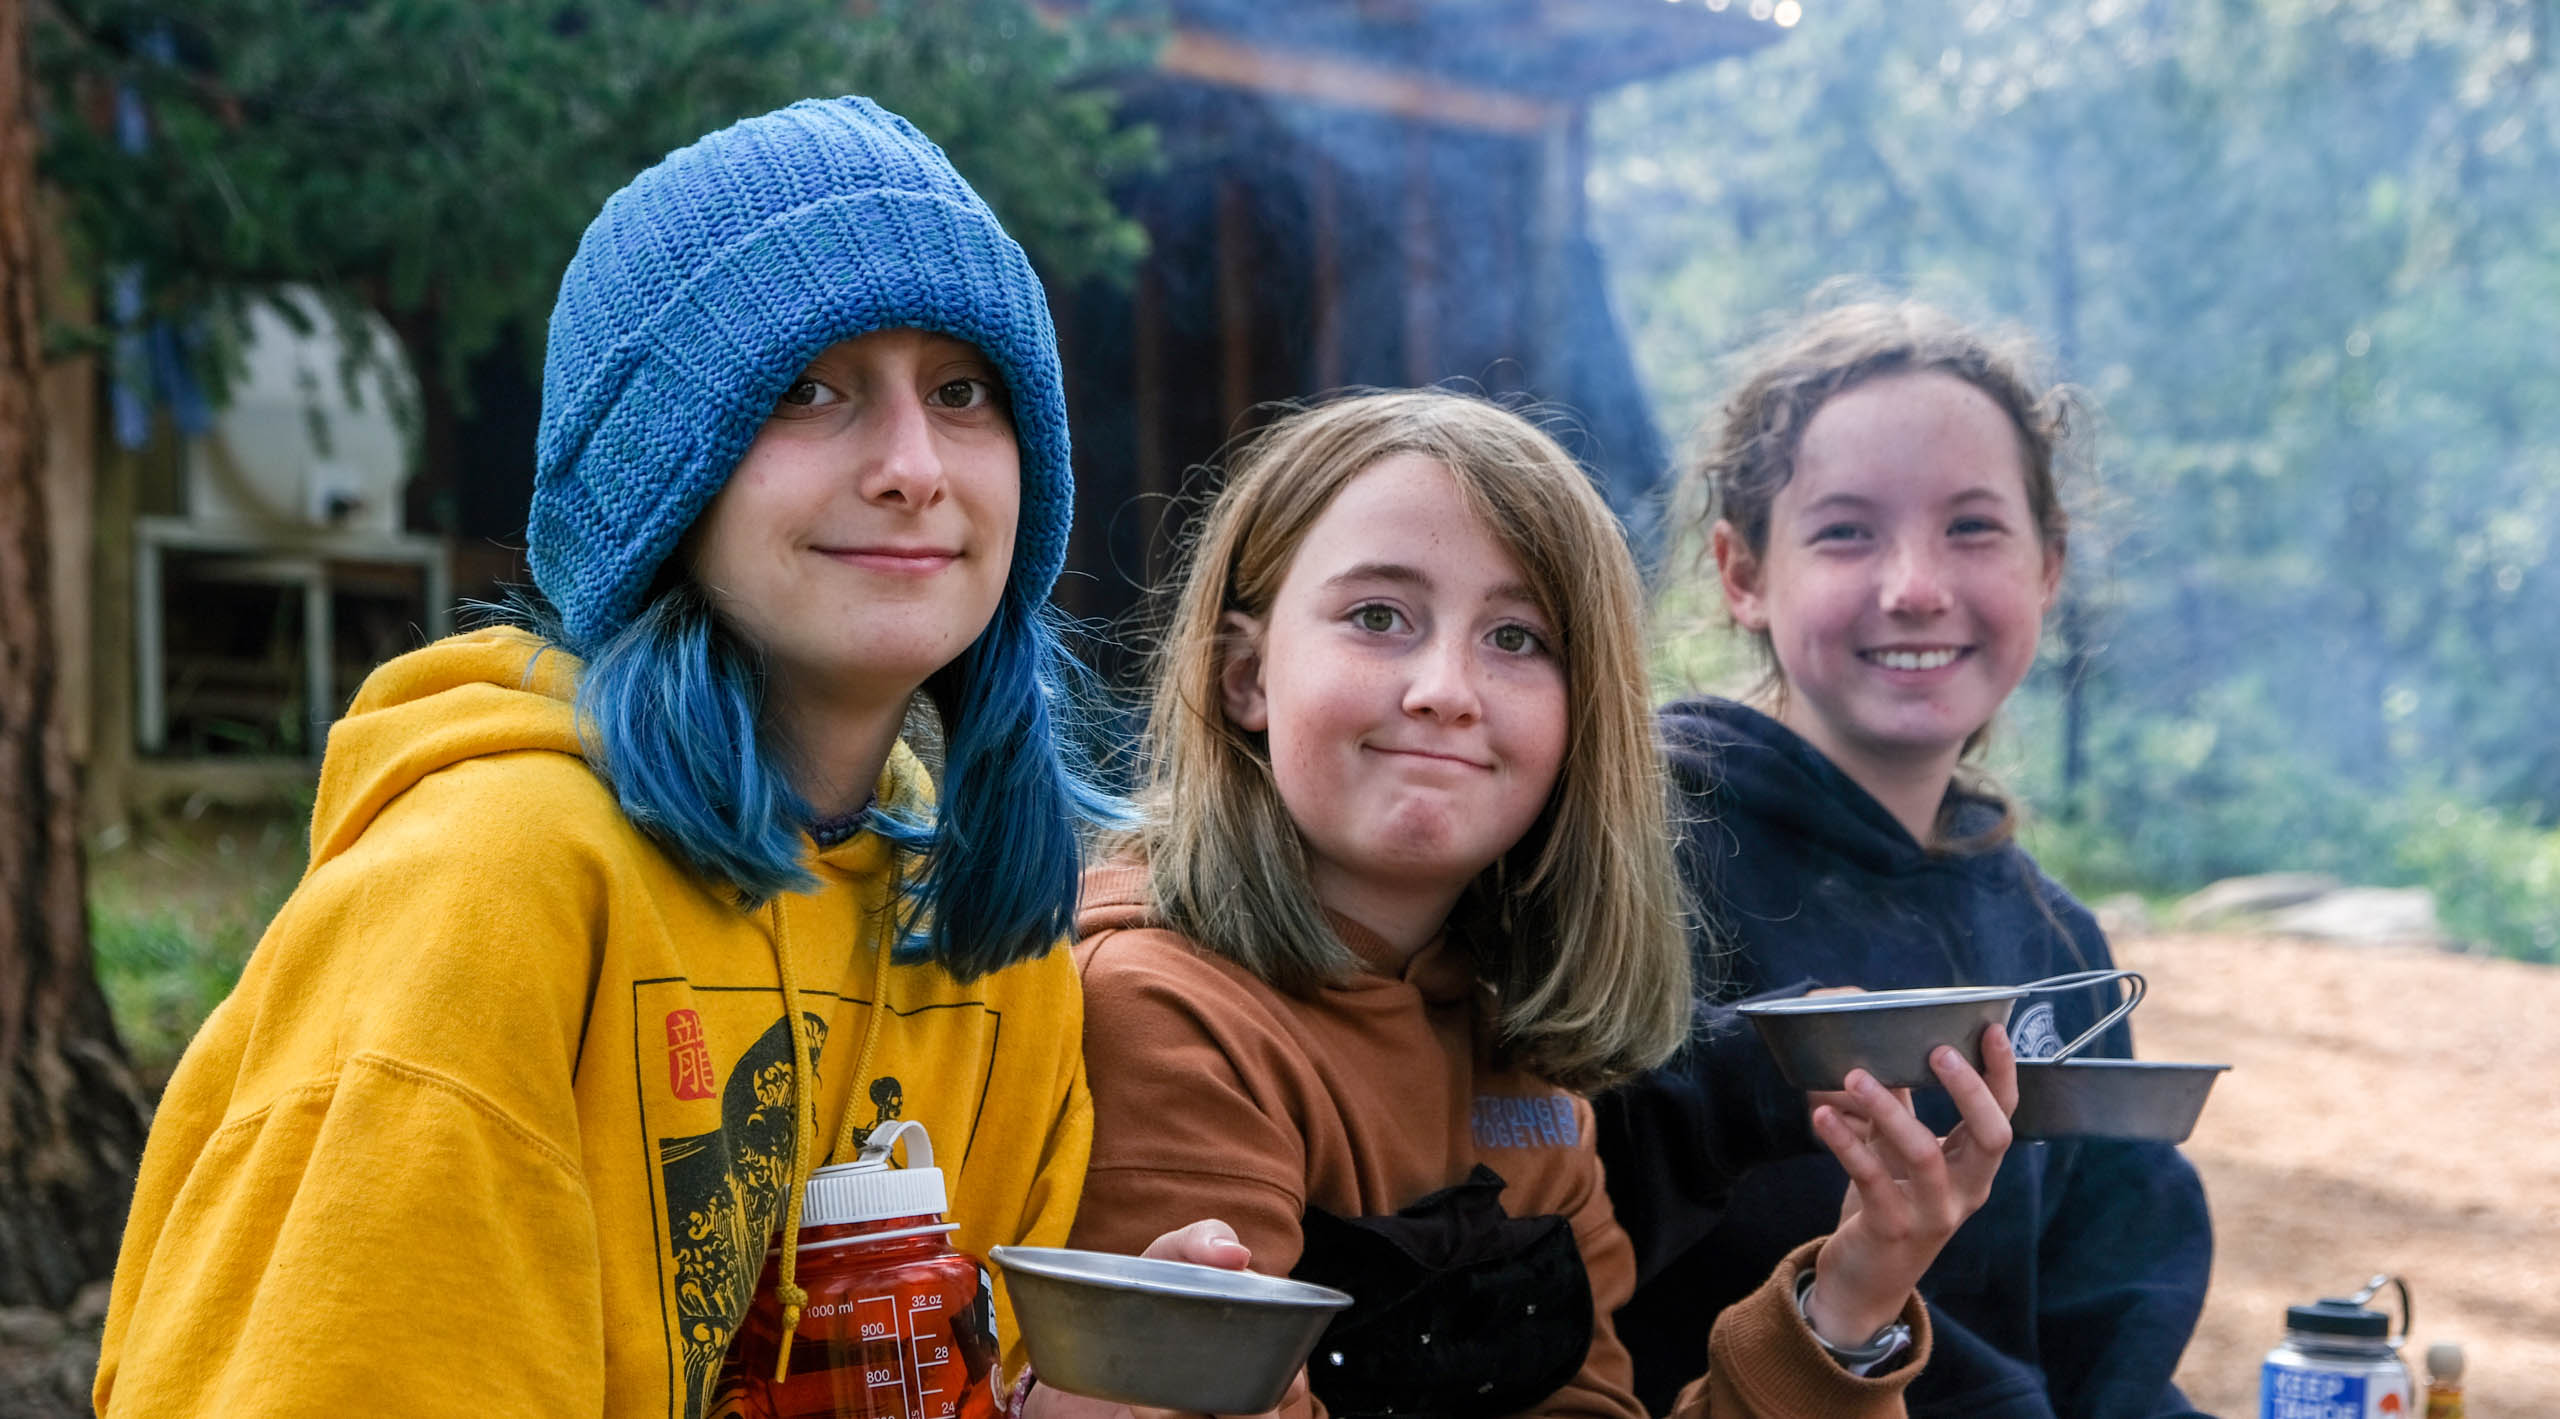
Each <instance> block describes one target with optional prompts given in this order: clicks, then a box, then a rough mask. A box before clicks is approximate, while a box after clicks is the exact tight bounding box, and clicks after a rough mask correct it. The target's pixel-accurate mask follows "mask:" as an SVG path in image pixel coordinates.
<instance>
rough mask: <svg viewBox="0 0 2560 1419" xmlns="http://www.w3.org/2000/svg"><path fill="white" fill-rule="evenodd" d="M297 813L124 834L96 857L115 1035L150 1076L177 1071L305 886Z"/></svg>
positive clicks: (94, 900)
mask: <svg viewBox="0 0 2560 1419" xmlns="http://www.w3.org/2000/svg"><path fill="white" fill-rule="evenodd" d="M307 817H308V812H307V809H306V810H305V811H304V812H302V813H298V814H286V813H275V814H268V815H260V816H239V815H215V816H209V817H205V818H199V819H194V820H187V819H183V818H182V819H179V820H176V821H173V822H168V823H161V824H156V825H152V826H150V827H147V828H146V829H145V831H144V832H143V833H142V834H141V835H140V836H139V837H136V836H132V835H129V834H127V833H125V832H122V831H118V832H117V833H115V834H114V835H113V837H112V839H110V840H108V841H103V842H101V843H100V844H98V845H97V846H95V847H93V848H92V850H91V852H90V862H89V866H90V874H89V940H90V948H91V950H92V952H93V953H94V954H95V956H96V960H97V968H98V983H99V985H100V986H101V987H103V988H104V989H105V991H106V996H107V1003H108V1005H109V1007H110V1008H112V1009H113V1010H114V1012H115V1016H116V1032H117V1034H118V1035H119V1036H120V1037H121V1038H122V1039H123V1040H124V1042H125V1046H126V1048H127V1049H128V1050H129V1051H130V1052H131V1053H132V1055H133V1058H134V1061H135V1063H136V1064H138V1065H140V1066H141V1067H142V1069H143V1070H144V1072H145V1073H146V1074H147V1075H153V1076H157V1075H161V1074H165V1072H166V1071H167V1070H168V1069H169V1068H170V1067H171V1066H173V1065H175V1064H176V1063H177V1060H178V1055H179V1052H180V1051H182V1050H184V1049H185V1048H186V1045H187V1041H188V1040H190V1039H192V1038H193V1037H194V1036H195V1032H196V1027H197V1026H199V1025H201V1024H203V1023H204V1019H205V1017H206V1016H207V1015H209V1014H211V1013H212V1011H213V1007H214V1006H216V1005H219V1004H220V1003H222V998H223V997H224V996H225V995H228V994H230V992H231V987H232V985H233V984H234V983H235V982H237V981H238V980H239V978H240V972H241V970H242V968H243V967H245V966H246V965H247V963H248V960H249V954H250V951H251V949H252V948H253V947H255V946H256V945H257V942H258V938H259V936H261V935H262V934H264V932H265V931H266V927H267V921H268V918H270V917H272V916H273V915H275V911H276V908H277V907H279V906H281V905H283V903H284V899H285V897H286V896H287V895H288V894H289V893H290V892H291V891H292V890H293V885H294V883H295V881H296V880H297V879H298V878H299V877H300V876H301V873H302V864H303V856H304V854H303V837H302V823H303V822H304V821H305V820H306V819H307Z"/></svg>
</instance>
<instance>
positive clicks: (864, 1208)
mask: <svg viewBox="0 0 2560 1419" xmlns="http://www.w3.org/2000/svg"><path fill="white" fill-rule="evenodd" d="M901 1142H903V1143H905V1144H906V1145H907V1166H905V1167H903V1168H900V1167H893V1166H891V1163H890V1158H889V1154H890V1151H891V1150H892V1149H894V1148H895V1147H896V1146H897V1145H898V1144H899V1143H901ZM950 1205H951V1202H950V1197H949V1195H948V1194H947V1193H946V1192H945V1191H944V1190H943V1185H942V1169H940V1168H937V1167H935V1166H934V1165H933V1143H932V1141H931V1140H930V1139H928V1138H926V1137H925V1132H924V1125H923V1124H921V1123H918V1122H916V1121H915V1120H913V1119H901V1120H899V1121H898V1122H896V1123H892V1124H889V1125H887V1126H885V1127H882V1128H876V1129H873V1130H872V1131H871V1136H870V1137H869V1138H866V1139H864V1140H863V1144H862V1151H861V1152H860V1153H859V1154H857V1155H855V1157H854V1160H853V1161H852V1162H850V1163H830V1164H828V1165H827V1166H825V1167H823V1168H820V1169H818V1170H817V1171H816V1172H814V1173H811V1174H810V1175H809V1187H808V1191H807V1192H806V1193H804V1194H803V1195H802V1200H801V1204H800V1225H801V1226H802V1227H841V1226H845V1225H847V1224H849V1223H855V1222H883V1221H887V1220H888V1219H889V1218H892V1217H924V1216H932V1217H939V1216H941V1215H942V1213H943V1210H944V1209H945V1208H947V1207H949V1206H950Z"/></svg>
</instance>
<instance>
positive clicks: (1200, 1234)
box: [1022, 1217, 1307, 1419]
mask: <svg viewBox="0 0 2560 1419" xmlns="http://www.w3.org/2000/svg"><path fill="white" fill-rule="evenodd" d="M1139 1255H1140V1256H1144V1257H1150V1258H1153V1259H1154V1260H1157V1261H1187V1262H1190V1263H1191V1264H1193V1265H1195V1266H1215V1267H1218V1268H1220V1269H1222V1270H1226V1271H1242V1270H1244V1269H1245V1268H1246V1267H1248V1266H1251V1265H1252V1264H1253V1252H1252V1250H1251V1249H1250V1248H1248V1247H1246V1246H1245V1244H1244V1243H1243V1242H1240V1241H1238V1240H1236V1229H1235V1228H1233V1227H1230V1226H1228V1225H1227V1224H1226V1223H1224V1222H1221V1221H1219V1220H1217V1219H1216V1218H1214V1217H1209V1218H1203V1219H1202V1220H1200V1221H1197V1222H1194V1223H1192V1224H1191V1225H1190V1226H1188V1227H1177V1228H1175V1229H1174V1230H1172V1231H1170V1232H1167V1233H1165V1234H1164V1235H1163V1236H1161V1237H1158V1238H1156V1239H1155V1240H1154V1241H1152V1242H1149V1243H1147V1249H1146V1250H1145V1251H1143V1252H1140V1253H1139ZM1306 1397H1307V1372H1306V1369H1305V1367H1304V1366H1301V1367H1299V1370H1298V1377H1297V1378H1296V1379H1294V1380H1291V1381H1290V1382H1289V1392H1288V1393H1287V1394H1284V1395H1282V1396H1281V1397H1280V1407H1279V1408H1278V1409H1274V1410H1272V1411H1271V1413H1270V1414H1268V1415H1258V1416H1254V1419H1273V1416H1276V1415H1278V1414H1280V1413H1281V1412H1282V1411H1284V1410H1288V1409H1293V1408H1294V1409H1304V1408H1305V1407H1306V1406H1305V1403H1304V1401H1305V1399H1306ZM1022 1414H1023V1419H1188V1416H1187V1415H1186V1414H1185V1412H1184V1411H1182V1410H1179V1409H1148V1408H1144V1407H1139V1406H1132V1405H1127V1404H1114V1403H1112V1402H1111V1401H1109V1400H1107V1399H1090V1398H1087V1397H1086V1396H1084V1395H1080V1394H1068V1393H1065V1392H1064V1391H1061V1390H1054V1389H1051V1388H1049V1387H1048V1386H1047V1385H1043V1384H1034V1385H1033V1386H1032V1387H1031V1393H1030V1395H1029V1396H1028V1397H1026V1398H1025V1399H1024V1401H1023V1405H1022Z"/></svg>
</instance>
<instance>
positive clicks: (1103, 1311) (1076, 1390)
mask: <svg viewBox="0 0 2560 1419" xmlns="http://www.w3.org/2000/svg"><path fill="white" fill-rule="evenodd" d="M988 1256H989V1257H990V1258H992V1259H993V1260H994V1262H995V1264H996V1265H997V1266H999V1267H1002V1268H1003V1269H1004V1276H1005V1284H1006V1287H1007V1289H1008V1290H1009V1291H1010V1292H1011V1293H1012V1296H1013V1314H1014V1318H1015V1320H1016V1321H1017V1322H1018V1323H1019V1324H1020V1325H1021V1327H1022V1340H1023V1343H1024V1344H1025V1345H1026V1346H1028V1347H1029V1348H1030V1351H1031V1368H1032V1370H1033V1372H1034V1373H1036V1374H1038V1375H1039V1376H1040V1383H1042V1384H1044V1385H1049V1386H1052V1387H1054V1388H1057V1389H1062V1390H1065V1391H1067V1392H1069V1393H1071V1394H1083V1395H1090V1396H1092V1397H1094V1398H1096V1399H1108V1400H1113V1401H1116V1402H1118V1403H1121V1404H1139V1405H1148V1406H1152V1407H1154V1408H1158V1409H1187V1410H1194V1411H1205V1412H1208V1413H1211V1414H1260V1413H1262V1412H1263V1411H1265V1410H1268V1409H1271V1408H1273V1407H1274V1406H1276V1405H1278V1404H1279V1403H1280V1398H1281V1396H1282V1395H1283V1394H1285V1393H1287V1392H1288V1389H1289V1382H1290V1381H1291V1380H1292V1379H1294V1378H1296V1377H1297V1373H1298V1367H1299V1366H1301V1365H1303V1364H1305V1363H1306V1360H1307V1352H1309V1351H1310V1350H1313V1349H1314V1348H1315V1344H1316V1340H1317V1338H1318V1337H1320V1336H1322V1335H1323V1334H1324V1328H1325V1326H1326V1324H1327V1323H1328V1322H1330V1321H1331V1320H1332V1319H1333V1316H1334V1313H1335V1312H1336V1311H1339V1310H1341V1309H1343V1308H1344V1307H1346V1306H1348V1305H1350V1304H1351V1298H1350V1297H1349V1296H1346V1295H1344V1294H1343V1293H1342V1292H1340V1291H1336V1290H1333V1289H1331V1288H1330V1287H1325V1286H1311V1285H1308V1284H1307V1283H1306V1282H1303V1281H1291V1280H1288V1279H1286V1278H1284V1277H1278V1276H1257V1275H1255V1274H1254V1273H1252V1272H1250V1271H1225V1270H1221V1269H1219V1268H1217V1267H1214V1266H1194V1265H1192V1264H1190V1263H1188V1262H1181V1261H1151V1260H1148V1259H1146V1258H1144V1257H1134V1256H1117V1255H1113V1254H1111V1253H1108V1252H1091V1251H1071V1250H1068V1249H1066V1248H1063V1247H995V1248H991V1249H990V1250H989V1252H988Z"/></svg>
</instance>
